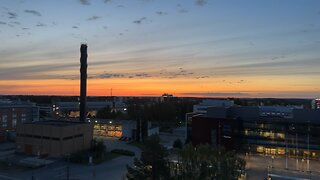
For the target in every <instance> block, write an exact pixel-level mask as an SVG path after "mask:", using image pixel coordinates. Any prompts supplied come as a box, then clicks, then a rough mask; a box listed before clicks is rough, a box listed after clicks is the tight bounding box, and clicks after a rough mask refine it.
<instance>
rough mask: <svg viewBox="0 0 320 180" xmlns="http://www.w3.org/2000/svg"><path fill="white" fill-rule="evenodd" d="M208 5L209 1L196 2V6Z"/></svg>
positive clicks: (197, 0) (198, 0)
mask: <svg viewBox="0 0 320 180" xmlns="http://www.w3.org/2000/svg"><path fill="white" fill-rule="evenodd" d="M206 4H207V0H196V5H198V6H204V5H206Z"/></svg>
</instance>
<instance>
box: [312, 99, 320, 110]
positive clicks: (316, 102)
mask: <svg viewBox="0 0 320 180" xmlns="http://www.w3.org/2000/svg"><path fill="white" fill-rule="evenodd" d="M311 107H312V109H320V99H313V100H312V103H311Z"/></svg>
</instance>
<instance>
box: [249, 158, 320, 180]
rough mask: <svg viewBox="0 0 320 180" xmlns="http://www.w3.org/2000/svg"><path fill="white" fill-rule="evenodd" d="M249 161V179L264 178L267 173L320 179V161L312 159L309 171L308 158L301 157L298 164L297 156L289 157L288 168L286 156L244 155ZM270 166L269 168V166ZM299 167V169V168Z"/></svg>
mask: <svg viewBox="0 0 320 180" xmlns="http://www.w3.org/2000/svg"><path fill="white" fill-rule="evenodd" d="M244 158H245V159H246V161H247V166H246V168H247V173H248V179H250V180H251V179H252V180H256V179H264V178H266V177H267V174H268V173H269V174H274V175H280V176H288V177H295V178H301V179H320V162H319V161H314V160H310V171H307V162H306V160H302V159H299V160H298V165H297V161H296V159H295V158H288V168H287V169H286V158H285V157H275V156H274V158H273V159H272V156H263V155H250V156H246V157H244ZM268 167H269V168H268ZM297 167H298V169H297Z"/></svg>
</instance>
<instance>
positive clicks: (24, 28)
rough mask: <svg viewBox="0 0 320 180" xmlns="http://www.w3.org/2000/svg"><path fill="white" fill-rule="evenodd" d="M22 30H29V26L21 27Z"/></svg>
mask: <svg viewBox="0 0 320 180" xmlns="http://www.w3.org/2000/svg"><path fill="white" fill-rule="evenodd" d="M21 29H22V30H28V29H29V28H26V27H23V28H21Z"/></svg>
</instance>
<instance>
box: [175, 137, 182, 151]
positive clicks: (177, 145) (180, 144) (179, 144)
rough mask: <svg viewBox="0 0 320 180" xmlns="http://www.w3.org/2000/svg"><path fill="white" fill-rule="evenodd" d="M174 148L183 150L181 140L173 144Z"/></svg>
mask: <svg viewBox="0 0 320 180" xmlns="http://www.w3.org/2000/svg"><path fill="white" fill-rule="evenodd" d="M173 147H174V148H177V149H181V148H182V142H181V140H180V139H177V140H175V141H174V142H173Z"/></svg>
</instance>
